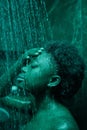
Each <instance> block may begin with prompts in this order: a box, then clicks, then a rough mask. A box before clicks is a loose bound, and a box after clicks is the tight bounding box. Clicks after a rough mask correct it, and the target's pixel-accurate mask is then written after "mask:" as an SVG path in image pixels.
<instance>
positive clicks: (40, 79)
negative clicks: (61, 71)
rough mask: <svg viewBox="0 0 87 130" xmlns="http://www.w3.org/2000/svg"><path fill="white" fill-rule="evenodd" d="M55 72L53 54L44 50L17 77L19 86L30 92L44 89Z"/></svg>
mask: <svg viewBox="0 0 87 130" xmlns="http://www.w3.org/2000/svg"><path fill="white" fill-rule="evenodd" d="M54 73H55V64H54V63H53V60H52V56H51V55H50V54H48V53H46V52H45V51H43V52H42V53H41V54H40V55H38V56H37V57H34V58H32V59H31V61H30V63H29V64H28V65H26V66H24V67H23V68H22V72H21V73H20V74H19V75H18V78H17V79H18V86H19V87H22V88H25V89H27V90H29V91H30V92H34V91H37V90H38V91H39V90H43V88H44V87H46V85H47V84H48V82H49V80H50V78H51V76H52V75H53V74H54Z"/></svg>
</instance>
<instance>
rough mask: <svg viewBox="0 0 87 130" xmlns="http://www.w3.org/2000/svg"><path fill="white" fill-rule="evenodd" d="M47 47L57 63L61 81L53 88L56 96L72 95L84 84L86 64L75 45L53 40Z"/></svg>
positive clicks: (67, 96)
mask: <svg viewBox="0 0 87 130" xmlns="http://www.w3.org/2000/svg"><path fill="white" fill-rule="evenodd" d="M45 49H46V51H47V53H50V54H51V55H52V56H53V57H54V59H55V61H56V63H57V69H58V75H60V77H61V82H60V84H59V85H58V86H56V87H54V88H52V94H53V95H54V96H55V97H59V96H60V97H66V98H69V97H72V96H73V95H74V94H75V93H76V92H77V91H78V90H79V88H80V87H81V86H82V81H83V78H84V71H85V64H84V60H83V58H82V57H81V55H80V54H79V52H78V49H77V48H76V47H75V45H72V44H70V43H67V42H59V41H52V42H49V43H47V44H46V46H45Z"/></svg>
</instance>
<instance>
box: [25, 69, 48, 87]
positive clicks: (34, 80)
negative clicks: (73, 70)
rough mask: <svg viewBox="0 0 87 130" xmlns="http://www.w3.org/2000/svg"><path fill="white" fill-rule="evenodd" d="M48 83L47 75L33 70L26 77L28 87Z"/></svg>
mask: <svg viewBox="0 0 87 130" xmlns="http://www.w3.org/2000/svg"><path fill="white" fill-rule="evenodd" d="M47 83H48V75H47V74H46V73H45V72H41V71H37V70H34V71H32V72H31V73H30V74H28V75H27V76H26V84H27V85H28V86H32V87H35V86H43V85H46V84H47Z"/></svg>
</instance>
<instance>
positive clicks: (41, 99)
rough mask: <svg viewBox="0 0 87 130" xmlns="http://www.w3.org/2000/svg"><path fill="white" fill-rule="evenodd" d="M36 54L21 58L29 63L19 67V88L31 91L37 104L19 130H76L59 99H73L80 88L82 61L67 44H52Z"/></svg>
mask: <svg viewBox="0 0 87 130" xmlns="http://www.w3.org/2000/svg"><path fill="white" fill-rule="evenodd" d="M38 52H39V53H36V56H34V57H33V58H32V57H31V56H30V55H28V53H27V55H26V56H24V58H23V59H25V57H26V59H27V60H26V61H27V62H28V59H29V64H27V65H26V64H25V65H24V66H23V67H22V69H21V70H22V71H21V73H19V75H18V77H17V81H18V83H17V86H18V88H21V89H22V88H23V89H24V90H25V91H28V92H30V93H31V94H32V95H34V97H35V101H36V106H35V108H36V109H35V115H34V116H33V117H32V119H31V121H30V122H29V123H27V124H26V125H25V126H24V127H20V130H28V129H29V130H31V129H32V130H37V129H38V130H56V129H58V130H68V129H69V130H78V126H77V124H76V122H75V120H74V119H73V117H72V115H71V114H70V112H69V111H68V110H67V109H66V108H65V107H64V106H63V105H61V104H60V103H59V100H60V99H62V98H70V97H72V96H73V95H74V94H75V93H76V92H77V91H78V89H79V88H80V87H81V85H82V80H83V77H84V62H83V60H82V58H81V57H80V55H79V54H78V51H77V49H76V48H75V47H74V46H72V45H69V44H68V43H67V44H66V43H58V42H52V43H50V44H47V45H46V47H45V49H44V50H43V49H41V50H39V51H38ZM29 56H30V58H29ZM19 61H20V60H19ZM19 61H18V62H17V64H19ZM20 63H23V62H22V60H21V62H20ZM17 64H16V69H18V68H17ZM18 67H20V66H18ZM14 69H15V67H14ZM16 69H15V70H16Z"/></svg>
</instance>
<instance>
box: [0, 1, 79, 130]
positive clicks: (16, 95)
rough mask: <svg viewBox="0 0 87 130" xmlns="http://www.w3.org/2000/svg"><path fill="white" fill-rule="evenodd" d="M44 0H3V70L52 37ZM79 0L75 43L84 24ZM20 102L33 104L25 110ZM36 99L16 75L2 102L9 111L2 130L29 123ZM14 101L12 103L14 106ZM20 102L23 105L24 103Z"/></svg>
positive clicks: (13, 129)
mask: <svg viewBox="0 0 87 130" xmlns="http://www.w3.org/2000/svg"><path fill="white" fill-rule="evenodd" d="M45 2H46V0H1V1H0V15H1V19H0V23H1V25H0V29H1V32H0V36H1V38H0V43H1V45H3V53H2V54H4V58H5V64H4V68H5V69H4V72H6V71H8V72H9V68H10V67H11V66H12V65H13V63H14V62H15V61H16V60H17V59H18V58H19V57H20V56H21V54H22V53H24V52H25V51H27V50H28V49H30V48H32V47H39V46H41V47H42V46H43V43H44V42H46V41H49V40H52V39H53V33H52V29H51V26H50V21H49V18H48V12H47V8H46V3H45ZM57 3H58V2H57ZM77 4H78V5H79V6H78V7H79V13H78V7H77V8H76V11H77V14H78V15H77V14H76V16H75V19H74V21H75V22H74V25H73V26H74V33H73V38H72V43H74V42H75V41H76V40H78V37H77V35H78V33H80V32H82V31H79V30H80V29H81V26H82V25H81V24H82V21H81V16H82V15H81V13H82V12H81V9H80V8H81V0H79V2H78V3H77ZM53 9H54V8H53ZM52 11H53V10H52ZM79 21H80V24H79ZM77 25H78V27H77ZM81 40H82V34H81ZM80 43H82V41H80ZM3 60H4V59H3ZM26 65H27V63H26ZM15 73H16V72H15ZM8 75H9V73H8ZM8 77H9V76H8ZM21 96H23V97H21ZM27 96H29V100H27V99H26V97H27ZM10 102H11V104H10ZM12 102H13V103H12ZM20 102H21V103H24V102H27V103H28V104H30V108H28V109H26V110H25V111H23V110H22V111H20V108H19V109H16V108H15V104H16V105H19V104H20ZM33 102H34V97H32V95H31V94H30V93H27V92H26V91H25V90H24V89H19V88H18V80H17V77H15V78H14V81H13V82H12V83H11V89H10V93H9V95H8V96H6V98H5V104H6V105H7V106H5V105H4V104H3V106H1V107H2V109H0V111H2V114H3V113H5V115H7V116H6V117H7V118H9V119H8V120H6V122H4V126H3V123H2V125H1V123H0V125H1V126H0V130H2V127H3V130H18V129H19V127H20V126H21V125H23V123H26V120H27V118H29V120H30V118H31V116H30V115H28V113H29V112H30V114H31V113H33V112H34V111H35V109H34V110H30V109H31V108H32V107H35V104H33ZM11 105H13V107H12V106H11ZM32 105H34V106H32ZM19 106H20V107H21V105H19ZM22 113H24V114H22ZM6 117H5V118H6ZM0 120H1V119H0Z"/></svg>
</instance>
